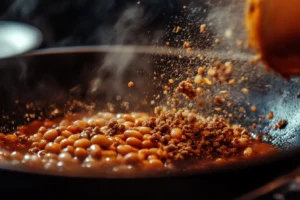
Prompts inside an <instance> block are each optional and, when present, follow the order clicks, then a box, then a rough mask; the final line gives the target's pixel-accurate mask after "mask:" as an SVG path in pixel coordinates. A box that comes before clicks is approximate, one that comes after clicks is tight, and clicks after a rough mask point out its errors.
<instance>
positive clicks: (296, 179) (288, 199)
mask: <svg viewBox="0 0 300 200" xmlns="http://www.w3.org/2000/svg"><path fill="white" fill-rule="evenodd" d="M250 199H251V200H252V199H257V200H299V199H300V168H298V169H297V170H295V171H293V172H292V173H290V174H287V175H284V176H282V177H279V178H278V179H275V180H273V181H271V182H270V183H268V184H266V185H264V186H262V187H260V188H258V189H256V190H254V191H251V192H249V193H247V194H244V195H243V196H241V197H239V198H237V199H236V200H250Z"/></svg>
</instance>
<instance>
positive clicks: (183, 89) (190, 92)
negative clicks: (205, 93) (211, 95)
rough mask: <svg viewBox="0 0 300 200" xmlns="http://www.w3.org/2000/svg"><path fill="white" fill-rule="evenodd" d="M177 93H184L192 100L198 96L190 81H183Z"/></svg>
mask: <svg viewBox="0 0 300 200" xmlns="http://www.w3.org/2000/svg"><path fill="white" fill-rule="evenodd" d="M176 92H179V93H182V94H183V95H185V96H187V97H188V98H189V99H190V100H192V99H194V98H195V97H196V96H197V93H196V90H195V89H194V88H193V85H192V84H191V83H189V82H188V81H182V82H181V83H180V84H179V86H178V87H177V88H176Z"/></svg>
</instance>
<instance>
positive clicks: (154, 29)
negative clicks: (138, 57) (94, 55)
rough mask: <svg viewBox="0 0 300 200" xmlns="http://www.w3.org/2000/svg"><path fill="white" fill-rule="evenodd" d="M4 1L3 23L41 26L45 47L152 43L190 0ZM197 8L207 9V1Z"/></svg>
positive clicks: (0, 5) (0, 12)
mask: <svg viewBox="0 0 300 200" xmlns="http://www.w3.org/2000/svg"><path fill="white" fill-rule="evenodd" d="M137 2H138V0H1V3H0V20H9V21H20V22H25V23H29V24H31V25H34V26H36V27H38V28H39V29H40V30H41V31H42V33H43V35H44V43H43V45H42V47H53V46H72V45H91V44H152V43H154V42H155V41H156V39H157V38H160V37H161V36H162V35H164V32H165V30H166V25H167V24H168V23H169V22H170V17H171V16H181V15H183V13H182V10H183V6H184V5H189V4H190V3H191V1H190V0H141V1H140V4H139V5H138V4H137ZM197 4H198V5H197V6H199V5H200V6H201V7H205V6H207V5H206V4H207V3H206V0H202V1H201V0H199V1H197Z"/></svg>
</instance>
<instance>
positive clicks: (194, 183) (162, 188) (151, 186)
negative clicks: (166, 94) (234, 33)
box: [0, 47, 300, 199]
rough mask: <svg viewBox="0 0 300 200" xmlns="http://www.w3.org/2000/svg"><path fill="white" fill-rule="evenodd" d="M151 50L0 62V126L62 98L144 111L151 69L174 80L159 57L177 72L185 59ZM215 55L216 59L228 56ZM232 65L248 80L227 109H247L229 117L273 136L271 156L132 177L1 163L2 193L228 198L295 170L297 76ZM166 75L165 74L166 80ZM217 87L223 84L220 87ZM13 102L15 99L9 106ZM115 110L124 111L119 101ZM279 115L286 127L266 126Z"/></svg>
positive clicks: (151, 90) (40, 55)
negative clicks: (48, 172)
mask: <svg viewBox="0 0 300 200" xmlns="http://www.w3.org/2000/svg"><path fill="white" fill-rule="evenodd" d="M147 51H148V52H147ZM155 52H156V53H155V54H154V53H153V51H152V50H151V49H150V50H149V48H146V49H143V48H137V47H135V48H124V47H123V48H120V47H99V48H83V47H81V48H67V49H48V50H42V51H39V52H35V53H32V54H29V55H24V56H21V57H17V58H11V59H6V60H1V61H0V94H1V99H0V102H1V103H0V108H1V111H2V114H3V115H5V116H9V118H7V117H2V119H1V120H0V123H1V124H0V126H1V131H2V132H4V133H5V132H10V131H12V130H14V128H15V127H16V126H17V125H21V124H26V123H30V121H28V120H27V119H26V118H24V115H25V114H26V113H28V112H31V113H40V112H43V113H44V118H49V117H50V118H51V117H59V116H62V115H64V111H65V109H66V107H65V102H66V101H68V100H73V99H76V100H80V101H83V102H86V103H89V102H96V105H97V106H96V109H97V110H102V109H105V105H106V103H107V102H112V103H114V101H115V99H116V98H115V97H116V95H122V96H123V99H126V100H128V101H129V102H130V105H132V106H131V107H130V110H131V111H147V112H149V111H150V110H152V107H151V106H149V105H147V106H145V105H143V106H142V105H141V104H140V103H139V102H140V101H141V100H143V99H145V98H146V99H147V100H151V98H152V95H153V94H155V93H158V92H160V91H159V88H161V87H159V85H160V84H161V83H160V82H155V81H153V71H156V72H157V73H166V74H167V76H172V77H174V73H173V71H174V69H173V68H172V69H171V68H170V67H169V66H168V64H167V63H166V62H165V61H166V60H168V61H170V60H173V61H174V62H177V63H179V62H180V63H181V64H182V65H181V69H183V68H184V66H185V65H184V63H186V62H187V60H188V58H183V59H180V60H178V56H176V55H175V54H176V53H174V54H166V53H165V52H164V50H157V49H156V50H155ZM157 52H160V53H157ZM205 55H206V56H205V57H206V58H207V59H206V60H211V59H213V58H216V55H211V54H210V53H206V54H205ZM219 55H222V54H219ZM220 57H221V58H220V59H221V60H222V59H224V60H227V59H228V58H226V57H224V56H220ZM237 57H239V56H237ZM241 58H242V57H241ZM194 62H195V65H192V63H190V64H191V66H194V67H195V69H196V67H197V66H199V64H203V63H201V62H204V61H201V60H197V59H195V61H194ZM205 62H206V61H205ZM232 62H233V63H234V65H235V66H238V67H235V72H234V76H235V77H241V76H245V77H247V78H248V81H245V82H243V83H241V84H240V85H239V86H236V87H234V88H227V89H228V90H229V91H230V93H231V94H232V96H233V108H231V109H232V112H236V110H238V109H239V108H240V107H241V106H244V107H245V108H246V111H247V113H248V114H247V116H244V115H239V114H237V115H236V117H235V118H233V120H232V121H233V122H238V123H240V124H242V125H244V126H248V125H250V124H252V123H253V122H256V123H257V124H258V126H257V129H256V130H255V132H257V133H261V134H263V133H269V134H270V135H272V138H271V139H269V142H271V143H273V144H274V145H276V146H278V148H279V149H280V150H281V151H280V152H279V153H278V154H277V155H273V156H270V157H267V158H261V159H259V158H258V159H255V160H250V161H247V162H241V163H237V164H232V165H229V166H216V167H212V168H209V169H205V170H197V171H182V172H179V173H168V174H165V173H164V174H151V176H150V175H149V176H146V177H145V176H143V177H137V176H135V177H132V178H116V177H114V178H107V177H106V178H103V177H65V176H63V175H60V176H57V175H55V176H53V175H45V174H40V173H35V172H33V171H30V172H28V171H27V172H24V171H22V170H21V171H19V170H16V169H14V170H11V169H7V168H5V169H4V167H2V168H1V170H0V178H1V181H0V183H1V184H0V185H1V188H6V189H5V190H4V189H3V190H2V191H3V192H5V191H8V192H9V193H10V195H18V193H12V191H16V190H18V191H20V190H21V191H22V192H20V194H21V193H22V195H32V193H33V192H37V191H38V193H44V194H46V195H47V197H53V198H55V197H68V198H82V199H83V198H87V197H88V198H92V197H97V198H101V197H103V196H110V197H115V198H117V197H121V196H127V197H129V196H130V197H139V198H146V199H148V198H149V199H150V198H167V197H171V196H174V197H182V198H184V199H191V198H192V199H200V198H204V199H207V198H210V199H213V198H218V199H220V198H223V199H228V198H234V197H238V196H239V195H241V194H243V193H245V192H248V191H249V190H252V189H255V188H257V187H258V186H261V185H263V184H265V183H267V182H269V181H271V180H272V179H274V178H276V177H278V176H279V175H282V174H285V173H287V172H290V171H291V170H294V169H296V168H297V166H299V164H300V162H299V161H300V159H299V156H300V150H299V147H298V146H299V144H300V135H299V134H298V133H299V131H300V130H299V129H300V121H299V120H300V118H299V116H298V110H299V106H300V104H299V101H300V100H299V99H298V98H297V94H298V92H299V84H300V81H299V79H293V80H291V81H290V82H285V81H283V80H282V79H281V78H279V77H276V76H274V75H272V74H267V73H266V72H265V71H264V69H263V68H262V67H261V66H252V65H250V64H249V63H248V62H247V61H245V60H243V59H240V60H237V59H235V60H232ZM178 68H180V67H179V66H178ZM99 78H100V79H101V84H96V85H97V87H96V86H95V85H93V87H92V86H91V83H93V81H95V80H96V79H99ZM168 78H169V77H166V80H168ZM129 81H134V82H135V85H136V87H135V89H134V90H132V89H131V90H129V89H128V87H127V83H128V82H129ZM163 81H165V80H162V82H163ZM220 87H224V88H222V89H226V87H225V86H220ZM244 87H248V88H250V94H249V96H245V95H242V94H241V93H240V90H241V89H242V88H244ZM216 92H218V88H215V89H212V96H213V95H214V94H215V93H216ZM16 100H18V102H19V103H18V104H16V103H15V101H16ZM28 102H30V103H32V105H33V106H32V107H31V108H30V109H29V110H28V109H26V104H27V103H28ZM162 102H163V100H162ZM248 102H250V103H251V104H254V105H256V106H257V108H258V110H259V112H258V113H255V114H254V113H251V112H249V109H248V108H249V106H247V103H248ZM54 108H58V109H59V110H60V111H61V112H58V113H56V115H53V113H52V111H53V109H54ZM116 110H117V111H120V112H123V111H124V110H122V108H121V107H118V106H117V107H116ZM270 110H272V111H273V112H274V113H275V117H274V119H273V120H271V121H268V120H263V119H262V120H260V121H255V120H256V119H258V116H259V115H261V114H267V113H268V112H269V111H270ZM82 111H84V109H82V107H78V108H74V109H73V112H82ZM199 112H202V113H203V114H204V115H206V114H213V111H212V109H211V107H205V108H202V109H201V110H199ZM51 113H52V114H51ZM37 117H41V116H38V115H37ZM12 119H13V120H14V121H15V123H14V125H12V124H11V123H10V121H11V120H12ZM279 119H284V120H286V121H287V122H288V124H287V126H286V127H285V129H282V130H276V131H275V130H274V129H273V128H270V125H272V126H273V125H274V124H276V122H277V121H278V120H279ZM31 120H34V119H31ZM87 176H88V175H87ZM49 188H51V190H49ZM62 188H63V189H62ZM50 191H51V192H50Z"/></svg>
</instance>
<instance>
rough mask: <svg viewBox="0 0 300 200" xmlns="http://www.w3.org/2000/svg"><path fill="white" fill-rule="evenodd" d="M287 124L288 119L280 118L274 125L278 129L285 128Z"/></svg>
mask: <svg viewBox="0 0 300 200" xmlns="http://www.w3.org/2000/svg"><path fill="white" fill-rule="evenodd" d="M286 125H287V121H286V120H282V119H281V120H279V122H278V123H277V124H276V125H275V126H274V129H275V130H278V129H284V128H285V127H286Z"/></svg>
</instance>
